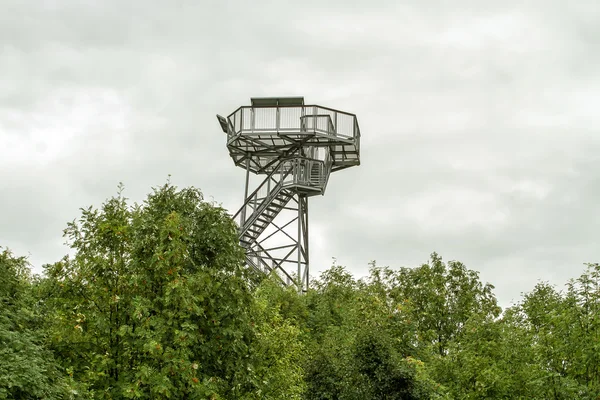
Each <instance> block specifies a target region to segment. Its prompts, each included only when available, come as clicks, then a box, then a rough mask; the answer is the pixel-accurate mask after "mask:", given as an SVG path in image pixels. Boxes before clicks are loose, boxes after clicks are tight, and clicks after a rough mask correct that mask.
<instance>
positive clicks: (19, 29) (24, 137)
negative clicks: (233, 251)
mask: <svg viewBox="0 0 600 400" xmlns="http://www.w3.org/2000/svg"><path fill="white" fill-rule="evenodd" d="M598 71H600V2H598V1H597V0H590V1H586V0H576V1H573V2H566V1H550V0H544V1H511V0H508V1H493V2H492V1H482V0H452V1H434V0H414V1H381V0H379V1H378V0H372V1H363V2H359V1H348V0H343V1H342V0H339V1H331V0H328V1H322V0H321V1H313V0H305V1H302V2H297V1H295V2H286V1H269V2H267V1H252V2H249V1H248V2H246V1H241V0H239V1H223V0H219V1H206V0H205V1H198V0H195V1H186V0H179V1H158V0H157V1H147V0H146V1H141V0H140V1H131V0H128V1H116V0H115V1H113V0H110V1H108V0H102V1H99V0H98V1H95V0H94V1H91V0H89V1H82V0H78V1H66V0H63V1H61V0H54V1H49V0H35V1H34V0H30V1H25V0H0V246H8V247H10V248H11V249H12V250H13V251H14V252H15V253H17V254H19V255H29V257H30V260H31V262H32V263H33V265H34V266H35V267H36V269H37V270H39V269H40V266H41V265H42V264H44V263H50V262H54V261H57V260H58V259H59V258H60V257H61V256H62V255H64V254H65V253H66V252H67V248H66V247H65V246H63V242H64V239H63V238H62V229H64V228H65V226H66V223H67V221H70V220H72V219H74V218H76V217H78V216H79V208H80V207H84V206H89V205H95V206H99V205H101V203H102V202H103V201H104V200H105V199H106V198H108V197H110V196H112V195H113V194H115V193H116V187H117V184H118V183H119V182H120V181H122V182H123V183H124V184H125V187H126V192H125V193H126V195H127V196H128V197H130V198H131V199H132V200H136V201H140V200H142V199H143V198H144V197H145V195H146V194H147V193H148V192H149V191H150V190H151V187H153V186H158V185H162V184H164V183H165V182H166V179H167V176H168V175H169V174H171V175H172V178H171V179H172V182H173V183H174V184H176V185H178V186H180V187H185V186H196V187H198V188H200V189H201V190H202V191H203V193H204V194H205V196H206V197H207V198H208V199H211V198H214V200H216V201H217V202H220V203H222V204H223V206H224V207H226V208H228V209H229V210H231V212H232V213H233V212H235V211H236V210H237V209H238V208H239V207H240V206H241V203H242V200H243V182H244V171H243V170H242V169H240V168H236V167H234V165H233V162H232V161H231V159H230V158H229V156H228V152H227V148H226V146H225V141H226V138H225V135H224V134H223V132H222V131H221V129H220V127H219V125H218V123H217V120H216V118H215V114H217V113H219V114H224V115H228V114H229V113H230V112H232V111H234V110H235V109H236V108H237V107H238V106H240V105H248V104H249V99H250V97H261V96H269V97H271V96H292V95H299V96H304V97H305V99H306V101H307V102H308V103H311V104H320V105H324V106H328V107H332V108H337V109H341V110H344V111H348V112H352V113H355V114H356V115H357V116H358V120H359V124H360V127H361V131H362V141H361V145H362V147H361V152H362V153H361V162H362V165H361V166H360V167H355V168H351V169H348V170H344V171H341V172H339V173H335V174H334V175H333V176H332V177H331V179H330V181H329V185H328V188H327V194H326V195H325V196H323V197H316V198H311V200H310V202H311V204H310V227H311V230H312V231H311V243H310V248H311V259H312V268H311V274H312V275H318V271H321V270H323V269H325V268H327V267H329V266H330V265H331V260H332V257H336V258H337V259H338V262H339V263H340V264H342V265H346V266H347V267H348V268H349V269H350V270H351V271H352V272H353V273H355V274H356V275H357V276H362V275H364V274H366V273H367V268H368V265H367V264H368V262H369V261H370V260H377V263H378V264H380V265H389V266H391V267H402V266H416V265H419V264H421V263H423V262H425V261H427V259H428V257H429V254H430V253H431V252H433V251H437V252H438V253H439V254H440V255H441V256H442V257H443V258H444V259H445V260H459V261H462V262H464V263H465V264H466V265H467V267H469V268H471V269H475V270H478V271H480V272H481V278H482V279H483V280H484V281H488V282H491V283H492V284H494V285H495V286H496V294H497V296H498V298H499V300H500V302H501V304H502V305H508V304H509V303H510V302H511V301H518V300H519V298H520V293H521V292H523V291H529V290H531V289H532V288H533V286H534V285H535V284H536V282H537V281H538V280H548V281H550V282H552V283H556V284H557V285H559V287H562V285H563V284H564V283H565V282H566V281H567V280H568V279H569V278H573V277H577V276H578V275H579V274H580V273H581V272H582V271H583V268H584V266H583V263H585V262H595V261H599V259H598V251H597V250H598V246H597V245H598V239H599V236H600V234H599V233H598V232H599V227H600V204H599V202H598V197H599V194H600V112H599V107H600V73H599V72H598Z"/></svg>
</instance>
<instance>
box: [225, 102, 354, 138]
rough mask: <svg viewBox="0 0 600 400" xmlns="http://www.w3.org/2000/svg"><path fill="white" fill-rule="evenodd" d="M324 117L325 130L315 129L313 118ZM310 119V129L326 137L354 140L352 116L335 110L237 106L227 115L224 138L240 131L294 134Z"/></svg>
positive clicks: (315, 123)
mask: <svg viewBox="0 0 600 400" xmlns="http://www.w3.org/2000/svg"><path fill="white" fill-rule="evenodd" d="M325 117H327V119H328V122H327V123H326V125H327V126H326V127H324V128H321V129H319V128H318V126H317V125H320V124H321V123H320V122H319V123H318V124H317V118H325ZM308 118H313V119H314V122H313V125H314V127H312V129H311V130H313V129H314V130H316V131H319V132H322V133H326V134H329V135H335V136H339V137H340V138H349V139H354V140H358V138H360V128H359V127H358V121H357V118H356V115H355V114H351V113H347V112H344V111H339V110H335V109H332V108H328V107H323V106H317V105H304V106H278V107H274V106H262V107H257V106H254V107H252V106H241V107H239V108H238V109H237V110H235V111H234V112H233V113H231V114H230V115H229V116H228V117H227V120H228V122H229V124H228V125H229V129H228V136H229V138H232V137H234V136H236V135H238V134H240V133H242V132H245V133H254V132H257V133H260V132H267V133H268V132H273V133H275V132H277V133H283V132H297V131H301V130H302V127H303V122H302V121H305V120H306V119H308Z"/></svg>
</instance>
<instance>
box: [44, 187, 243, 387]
mask: <svg viewBox="0 0 600 400" xmlns="http://www.w3.org/2000/svg"><path fill="white" fill-rule="evenodd" d="M65 235H66V236H67V237H68V238H69V239H70V243H71V247H72V248H73V249H74V250H75V255H74V257H72V258H65V259H63V260H62V261H60V262H58V263H55V264H54V265H50V266H48V267H47V268H46V274H47V281H46V282H45V285H46V293H47V298H48V300H47V302H48V313H49V319H50V325H51V326H50V334H51V344H52V348H53V349H54V351H55V353H56V354H57V356H58V357H59V359H60V360H61V361H62V363H63V366H64V367H66V368H69V370H70V371H71V373H72V375H73V377H74V378H75V379H76V380H77V381H78V382H80V383H81V384H82V387H85V388H87V390H88V391H89V393H88V396H90V397H94V398H105V399H114V398H157V397H160V398H181V397H182V396H183V397H185V398H189V399H194V398H198V399H200V398H209V397H210V398H231V397H235V396H238V395H240V392H241V391H243V390H244V387H245V386H244V385H245V384H246V380H245V376H246V375H247V371H248V357H247V354H248V351H249V350H248V349H249V344H250V342H251V338H252V329H251V327H250V311H251V309H250V307H251V301H252V298H251V294H250V292H249V290H248V288H247V285H246V272H245V271H246V270H245V269H244V268H243V266H242V261H243V253H242V251H241V249H240V248H239V246H238V245H237V234H236V228H235V225H234V224H233V222H232V221H231V219H230V218H229V217H228V216H227V214H226V213H225V211H224V210H222V209H220V208H218V207H215V206H213V205H211V204H208V203H206V202H203V201H202V195H201V194H200V192H199V191H197V190H195V189H184V190H181V191H178V190H176V188H175V187H173V186H171V185H168V184H167V185H165V186H164V187H162V188H160V189H157V190H155V191H154V193H152V194H151V195H150V196H148V198H147V200H146V201H145V202H144V203H143V204H142V205H137V204H136V205H134V206H128V205H127V201H126V199H125V198H124V197H123V196H122V195H121V193H119V194H118V196H116V197H113V198H111V199H109V200H108V201H107V202H105V203H104V204H103V205H102V207H101V209H99V210H96V209H93V208H88V209H85V210H82V217H81V218H80V220H79V221H75V222H73V223H70V224H69V225H68V228H67V229H66V230H65Z"/></svg>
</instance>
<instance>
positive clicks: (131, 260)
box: [0, 184, 600, 400]
mask: <svg viewBox="0 0 600 400" xmlns="http://www.w3.org/2000/svg"><path fill="white" fill-rule="evenodd" d="M121 189H122V188H120V189H119V192H118V193H117V195H115V196H114V197H112V198H110V199H108V200H107V201H106V202H105V203H104V204H103V205H102V206H101V207H100V208H98V209H95V208H93V207H90V208H86V209H82V211H81V217H80V218H79V219H77V220H76V221H73V222H71V223H69V224H68V225H67V228H66V229H65V232H64V234H65V237H66V238H67V239H68V242H69V244H70V246H71V248H72V250H73V251H72V254H73V255H72V256H66V257H64V258H63V259H62V260H59V261H57V262H55V263H54V264H50V265H45V266H44V273H43V275H42V276H34V275H32V273H31V269H30V266H29V264H28V261H27V259H25V258H23V257H18V256H16V255H14V254H12V253H11V252H10V250H8V249H6V248H2V249H0V399H315V400H316V399H357V400H358V399H360V400H368V399H596V398H598V397H597V396H598V395H599V394H600V266H599V265H598V264H589V265H588V268H587V270H586V271H585V273H583V274H582V275H581V276H580V277H579V278H577V279H575V280H573V281H570V282H568V283H567V285H566V287H565V290H563V291H558V290H557V289H556V288H554V287H553V286H551V285H549V284H547V283H540V284H538V285H536V286H535V287H534V288H532V290H531V291H530V292H529V293H527V294H525V295H524V296H523V298H522V301H521V302H520V303H519V304H517V305H514V306H512V307H510V308H508V309H505V310H502V309H501V308H500V307H499V306H498V304H497V302H496V298H495V296H494V293H493V289H494V287H493V286H492V285H490V284H485V283H483V282H481V281H480V279H479V276H478V273H477V272H476V271H473V270H470V269H468V268H467V267H466V266H465V265H463V264H462V263H460V262H457V261H450V262H444V261H443V260H442V258H441V257H440V256H439V255H437V254H435V253H434V254H432V255H431V258H430V261H429V262H428V263H427V264H424V265H421V266H418V267H415V268H400V269H391V268H382V267H378V266H376V265H374V264H373V265H371V267H370V274H369V276H368V277H367V278H365V279H360V280H357V279H355V278H354V277H353V276H352V275H351V274H350V273H348V272H347V271H346V270H345V269H344V268H343V267H341V266H337V265H334V266H332V267H331V268H330V269H328V270H327V271H325V272H324V273H323V274H322V275H321V276H320V277H318V278H317V279H315V280H313V282H312V287H311V289H310V290H309V292H308V293H306V294H304V295H298V294H297V293H296V292H295V291H294V290H293V289H290V288H284V287H282V286H281V285H280V284H279V283H278V281H277V278H276V277H261V276H258V275H256V274H255V273H254V272H253V271H251V270H248V269H247V268H245V267H244V253H243V250H242V249H241V248H240V247H239V246H238V242H237V233H236V232H237V231H236V226H235V224H234V223H233V222H232V220H231V218H230V217H229V216H228V215H227V213H226V212H225V210H223V209H222V208H220V207H218V206H216V205H214V204H212V203H208V202H206V201H204V200H203V197H202V194H201V193H200V192H199V191H198V190H197V189H194V188H186V189H182V190H179V189H177V188H176V187H174V186H172V185H170V184H167V185H164V186H163V187H160V188H157V189H154V190H153V192H152V193H150V194H149V195H148V197H147V199H146V200H145V201H144V202H143V203H142V204H129V203H128V200H127V199H126V198H125V197H124V196H123V193H122V190H121Z"/></svg>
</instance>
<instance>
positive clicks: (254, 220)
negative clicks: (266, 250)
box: [240, 188, 294, 248]
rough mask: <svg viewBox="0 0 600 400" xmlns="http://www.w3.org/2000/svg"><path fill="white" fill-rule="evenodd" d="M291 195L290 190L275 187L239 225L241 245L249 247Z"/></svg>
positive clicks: (292, 194)
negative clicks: (242, 224) (243, 222)
mask: <svg viewBox="0 0 600 400" xmlns="http://www.w3.org/2000/svg"><path fill="white" fill-rule="evenodd" d="M293 196H294V193H292V192H291V191H290V190H285V189H282V188H277V190H275V191H273V193H272V194H271V195H270V196H268V197H266V198H265V199H264V200H263V202H262V204H261V205H260V206H259V207H258V208H257V209H256V210H255V211H254V212H253V213H252V214H251V215H250V216H249V217H248V219H247V220H246V222H245V224H244V226H242V227H241V229H240V243H241V245H242V246H243V247H245V248H248V247H250V245H252V243H253V242H254V241H256V239H258V237H259V236H260V234H261V233H263V232H264V231H265V229H267V227H268V226H269V224H270V223H271V221H273V220H274V219H275V217H277V215H278V214H279V212H280V211H281V210H283V208H284V207H285V206H286V204H287V203H288V202H289V201H290V199H291V198H292V197H293Z"/></svg>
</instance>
